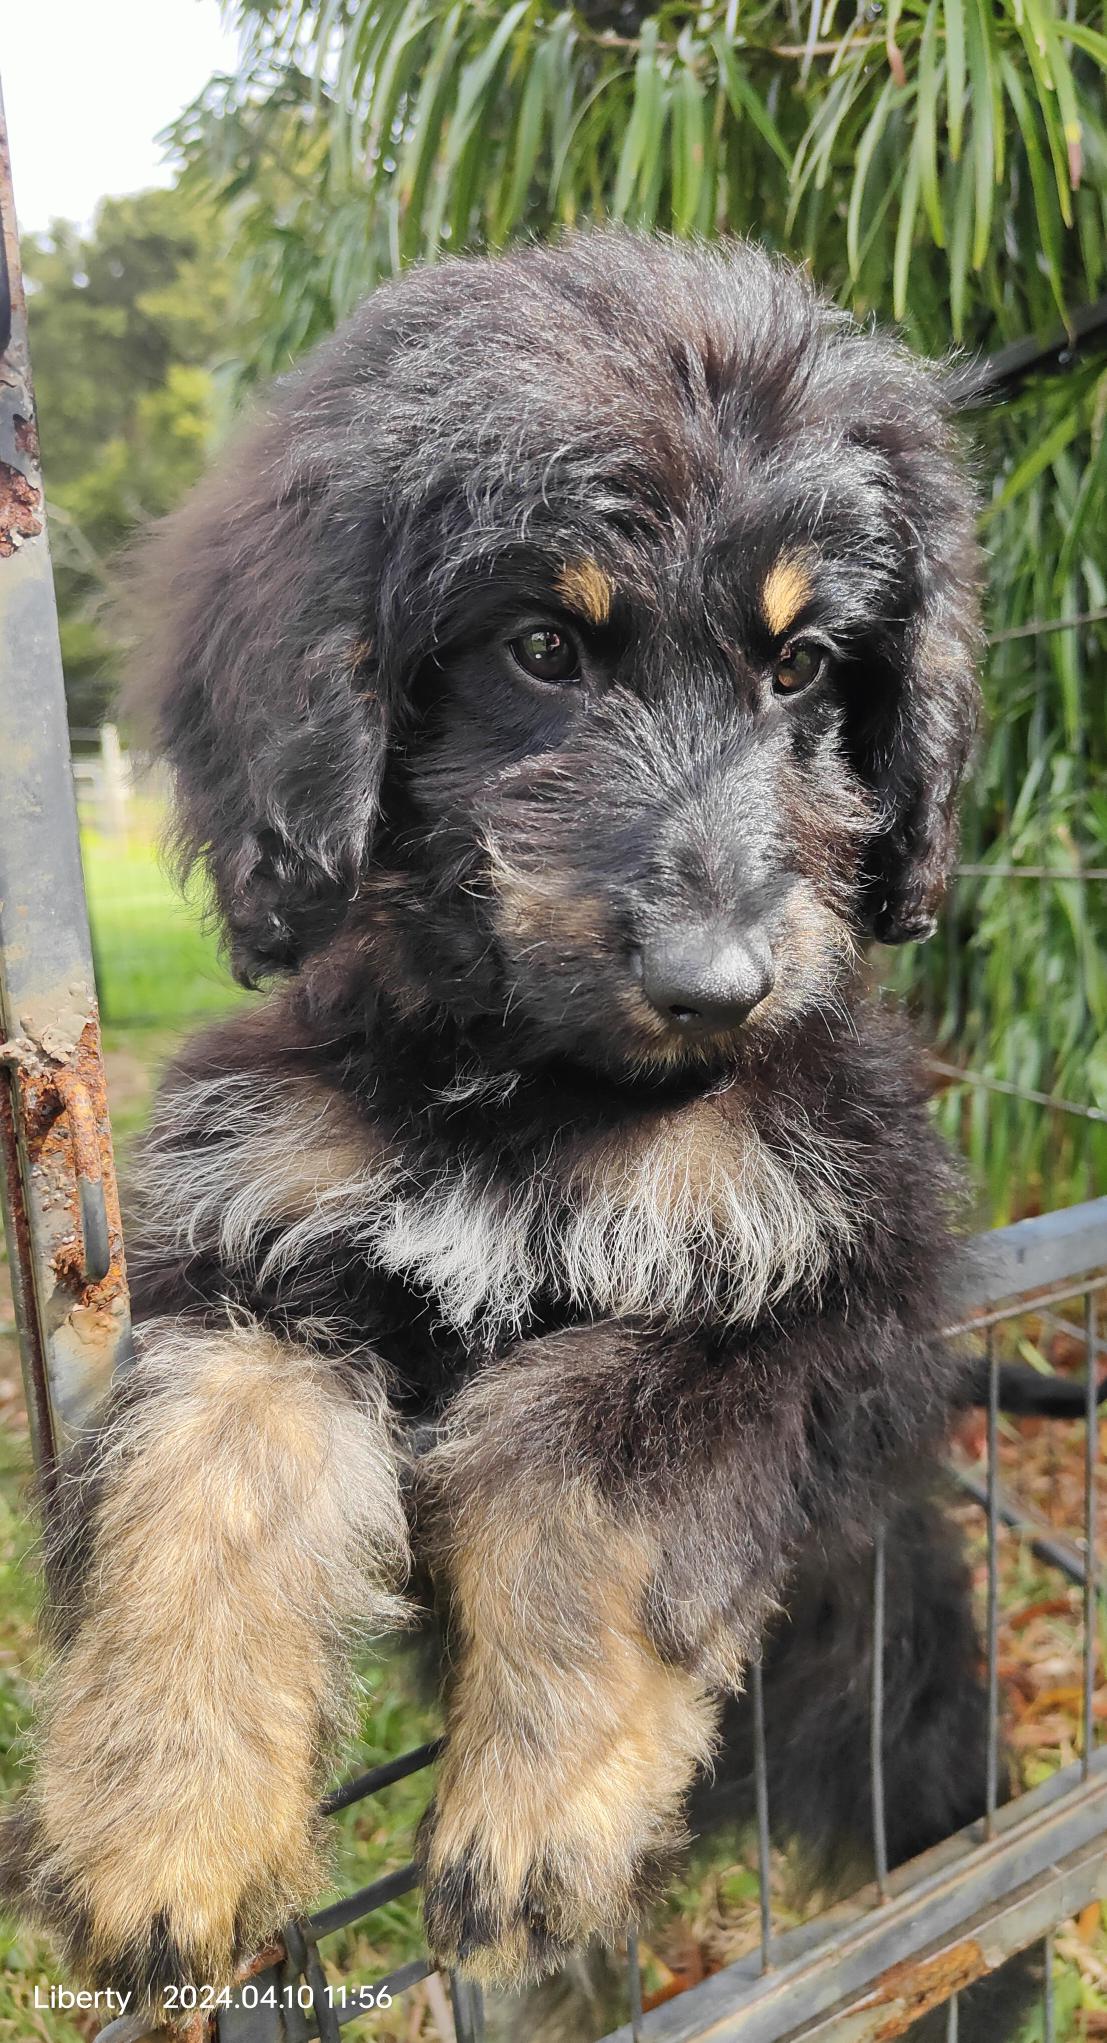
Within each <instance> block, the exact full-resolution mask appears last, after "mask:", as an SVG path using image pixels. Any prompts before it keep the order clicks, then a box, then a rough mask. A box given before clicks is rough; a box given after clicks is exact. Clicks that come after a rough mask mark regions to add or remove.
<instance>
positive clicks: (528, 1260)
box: [144, 1077, 865, 1340]
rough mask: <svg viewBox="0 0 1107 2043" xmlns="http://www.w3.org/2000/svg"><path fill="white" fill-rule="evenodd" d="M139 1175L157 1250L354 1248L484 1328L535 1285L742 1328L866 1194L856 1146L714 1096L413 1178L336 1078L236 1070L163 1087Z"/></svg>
mask: <svg viewBox="0 0 1107 2043" xmlns="http://www.w3.org/2000/svg"><path fill="white" fill-rule="evenodd" d="M190 1132H193V1133H194V1135H195V1136H197V1137H201V1138H203V1139H200V1140H199V1141H196V1142H195V1146H193V1145H189V1146H186V1147H184V1148H182V1147H181V1136H182V1134H185V1135H186V1136H187V1135H188V1133H190ZM144 1174H145V1178H146V1187H145V1189H146V1204H147V1233H148V1235H149V1234H153V1235H154V1236H155V1237H156V1239H157V1241H158V1244H159V1245H160V1246H161V1247H163V1248H164V1249H165V1250H166V1251H167V1252H170V1253H176V1254H181V1253H183V1252H187V1251H188V1250H189V1249H192V1250H196V1249H199V1248H210V1249H212V1250H214V1251H215V1252H216V1253H217V1254H218V1255H219V1257H220V1258H221V1260H223V1261H224V1262H225V1263H226V1264H227V1265H228V1266H230V1267H233V1266H235V1265H237V1266H238V1267H243V1266H246V1267H247V1268H253V1269H255V1270H257V1272H258V1274H259V1275H260V1276H262V1277H266V1278H268V1277H274V1276H277V1275H288V1276H291V1275H292V1274H293V1272H294V1271H295V1269H296V1267H297V1265H298V1264H302V1263H303V1262H305V1261H307V1260H308V1259H311V1260H313V1261H315V1260H318V1259H319V1258H320V1257H323V1258H326V1257H327V1256H336V1255H343V1256H345V1255H349V1254H350V1253H351V1252H352V1253H354V1254H356V1255H358V1256H364V1257H365V1258H366V1260H367V1261H368V1262H369V1263H370V1264H372V1265H373V1266H375V1267H377V1268H379V1269H381V1270H384V1271H387V1272H388V1273H389V1274H390V1275H393V1276H396V1277H399V1278H400V1279H402V1280H403V1281H404V1282H405V1283H406V1284H408V1285H409V1286H411V1287H412V1288H414V1289H417V1290H418V1291H420V1292H422V1293H425V1294H426V1295H428V1296H429V1297H430V1298H432V1299H433V1301H434V1303H435V1306H436V1308H437V1312H438V1314H439V1316H440V1318H441V1320H442V1321H443V1322H444V1323H445V1324H447V1325H449V1326H452V1327H455V1328H457V1329H458V1330H461V1331H468V1332H470V1333H473V1334H475V1335H478V1336H479V1337H481V1338H483V1339H489V1340H491V1339H496V1338H503V1337H504V1336H505V1335H508V1336H509V1335H510V1334H512V1333H513V1332H514V1331H515V1330H517V1329H518V1328H520V1327H521V1326H522V1325H523V1324H524V1323H525V1322H526V1319H527V1317H528V1314H529V1312H530V1309H531V1305H532V1301H533V1300H535V1299H536V1297H537V1296H538V1295H539V1294H543V1293H544V1294H547V1295H550V1296H553V1297H555V1298H559V1299H563V1300H565V1301H566V1303H567V1304H569V1305H571V1306H572V1307H574V1308H576V1309H578V1310H582V1311H585V1312H589V1313H591V1314H594V1315H595V1316H597V1317H631V1316H641V1317H649V1318H651V1319H654V1320H662V1321H669V1322H675V1321H678V1320H680V1319H682V1318H687V1317H689V1316H696V1315H698V1314H701V1313H703V1314H708V1315H710V1316H711V1317H712V1318H715V1319H721V1320H723V1321H724V1322H726V1323H729V1324H741V1323H744V1324H749V1323H751V1322H752V1321H753V1320H755V1319H757V1318H758V1317H759V1316H760V1314H761V1313H762V1312H763V1311H764V1310H765V1309H766V1308H767V1307H770V1306H771V1305H773V1304H774V1303H775V1302H776V1301H778V1300H779V1299H781V1298H782V1297H784V1295H785V1294H786V1293H787V1292H789V1291H791V1290H792V1289H793V1288H795V1287H796V1286H798V1285H804V1286H809V1287H817V1285H818V1283H819V1280H820V1278H821V1277H822V1275H823V1274H824V1272H825V1270H826V1268H827V1266H828V1263H829V1261H830V1259H831V1256H832V1255H833V1254H834V1253H835V1252H836V1251H839V1250H841V1248H842V1247H844V1246H845V1245H846V1244H847V1243H848V1241H849V1239H850V1236H851V1234H852V1233H853V1231H854V1228H855V1226H856V1224H857V1220H858V1218H859V1215H860V1213H861V1211H862V1210H863V1207H864V1204H865V1199H864V1187H863V1184H862V1183H861V1181H860V1179H859V1175H858V1171H857V1167H856V1164H855V1161H854V1159H853V1157H852V1154H851V1153H850V1152H849V1151H848V1150H847V1149H846V1148H845V1147H844V1145H842V1144H840V1143H832V1142H830V1141H828V1140H827V1139H826V1138H825V1137H822V1136H818V1135H817V1134H816V1133H815V1131H814V1130H813V1129H812V1128H811V1127H810V1125H809V1124H808V1123H806V1122H805V1121H803V1120H802V1119H801V1118H800V1117H799V1115H798V1114H797V1113H795V1112H793V1113H792V1114H791V1115H789V1114H788V1112H787V1111H786V1110H785V1109H783V1108H782V1109H781V1110H780V1112H779V1115H778V1125H777V1127H776V1129H775V1130H774V1131H773V1141H772V1143H771V1144H770V1142H769V1141H767V1140H766V1139H765V1138H764V1137H763V1136H762V1135H761V1134H760V1133H759V1132H758V1130H757V1129H756V1128H755V1127H754V1126H753V1124H752V1122H751V1121H750V1120H748V1119H747V1118H745V1117H744V1116H742V1115H741V1114H740V1113H739V1114H737V1115H735V1113H734V1112H733V1110H731V1111H730V1112H728V1113H727V1114H726V1115H725V1116H724V1114H723V1113H722V1112H720V1110H719V1108H718V1105H717V1104H716V1103H715V1102H714V1101H712V1100H710V1099H708V1100H705V1101H702V1102H700V1103H698V1104H697V1105H696V1106H695V1107H693V1108H690V1109H685V1110H684V1111H682V1112H681V1113H678V1114H671V1115H660V1114H659V1115H657V1116H656V1117H654V1118H653V1119H652V1120H650V1121H648V1122H643V1123H640V1124H639V1125H638V1126H637V1127H636V1128H635V1129H634V1130H633V1131H632V1133H631V1134H630V1135H627V1136H620V1137H619V1138H612V1139H610V1140H608V1141H607V1142H606V1143H605V1144H602V1145H598V1146H592V1147H589V1148H587V1149H586V1148H584V1147H583V1146H582V1147H581V1148H580V1149H579V1150H578V1152H577V1153H576V1154H571V1153H570V1154H568V1155H563V1156H562V1157H561V1158H560V1159H559V1160H558V1162H557V1163H556V1165H553V1166H551V1167H550V1169H549V1171H548V1172H547V1173H546V1174H545V1175H536V1176H534V1177H533V1178H531V1179H529V1180H527V1181H525V1182H523V1183H521V1184H518V1185H514V1186H513V1185H508V1184H506V1183H504V1182H501V1181H499V1180H497V1179H496V1178H491V1179H490V1178H489V1176H488V1174H487V1171H486V1169H484V1168H483V1167H481V1168H478V1167H477V1166H476V1165H475V1164H471V1163H470V1164H467V1163H466V1162H465V1161H464V1160H461V1159H459V1160H458V1162H457V1164H456V1165H454V1164H451V1165H450V1166H449V1167H448V1168H447V1169H446V1170H444V1171H442V1172H441V1173H439V1174H438V1175H435V1176H428V1177H427V1178H425V1179H422V1180H421V1179H420V1178H419V1176H418V1175H417V1174H416V1173H414V1172H412V1170H411V1169H410V1167H409V1166H408V1165H407V1164H405V1163H403V1162H402V1161H401V1160H400V1159H398V1158H397V1157H396V1155H395V1154H394V1153H392V1152H390V1151H389V1150H388V1148H387V1147H385V1146H384V1145H383V1143H382V1146H381V1148H380V1149H379V1150H378V1151H376V1152H375V1153H374V1151H373V1148H372V1130H371V1129H370V1130H368V1131H367V1130H366V1127H365V1124H364V1123H361V1122H358V1123H356V1124H354V1123H353V1122H352V1121H351V1119H350V1117H349V1115H348V1111H347V1109H346V1108H345V1107H344V1105H343V1103H342V1102H341V1100H339V1099H338V1098H337V1097H336V1096H335V1095H334V1094H333V1093H330V1092H328V1091H327V1090H325V1089H324V1088H322V1087H314V1086H308V1085H303V1084H299V1085H293V1084H289V1085H288V1087H287V1088H286V1089H285V1090H284V1091H283V1093H278V1092H277V1091H276V1090H275V1089H270V1090H269V1091H267V1093H266V1095H265V1098H264V1101H263V1102H262V1103H261V1105H260V1106H259V1101H258V1096H257V1092H256V1088H255V1087H254V1086H253V1085H252V1083H251V1082H250V1081H249V1080H244V1079H240V1078H237V1077H236V1078H234V1079H229V1078H227V1079H220V1080H217V1081H212V1082H209V1083H208V1084H206V1085H203V1086H193V1087H190V1088H188V1090H187V1092H186V1091H184V1090H183V1089H182V1090H181V1091H178V1092H177V1093H176V1094H175V1095H174V1096H173V1097H172V1098H171V1099H170V1100H168V1101H167V1102H166V1103H165V1107H164V1109H163V1115H162V1118H161V1121H160V1127H159V1128H156V1129H155V1134H154V1138H153V1141H152V1143H151V1145H150V1146H149V1148H148V1150H147V1155H146V1163H145V1173H144Z"/></svg>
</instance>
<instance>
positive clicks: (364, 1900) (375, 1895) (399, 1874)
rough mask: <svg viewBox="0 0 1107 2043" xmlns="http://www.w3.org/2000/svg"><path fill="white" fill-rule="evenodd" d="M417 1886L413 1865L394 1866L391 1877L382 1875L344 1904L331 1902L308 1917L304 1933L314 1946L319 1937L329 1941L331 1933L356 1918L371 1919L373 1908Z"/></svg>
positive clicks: (354, 1920)
mask: <svg viewBox="0 0 1107 2043" xmlns="http://www.w3.org/2000/svg"><path fill="white" fill-rule="evenodd" d="M418 1884H419V1875H418V1873H417V1871H416V1868H415V1865H414V1863H411V1864H409V1865H406V1866H398V1867H397V1868H396V1871H395V1872H394V1873H383V1874H382V1875H381V1878H380V1879H379V1880H370V1882H369V1885H368V1886H367V1887H359V1888H358V1889H357V1891H356V1893H354V1894H348V1895H347V1896H346V1899H345V1900H344V1901H333V1902H332V1903H331V1905H330V1907H329V1908H321V1909H320V1910H319V1913H318V1914H317V1915H309V1917H308V1919H307V1921H306V1923H305V1924H304V1930H305V1933H306V1934H307V1935H308V1936H309V1937H311V1939H312V1941H313V1942H316V1943H317V1942H318V1940H319V1938H320V1937H329V1936H332V1935H333V1933H334V1931H335V1930H340V1929H346V1928H347V1926H348V1925H349V1924H350V1923H352V1922H357V1921H358V1919H359V1917H360V1916H363V1915H371V1914H372V1912H373V1910H374V1908H383V1907H384V1905H385V1902H386V1901H396V1900H398V1899H399V1897H400V1895H401V1894H410V1893H411V1890H412V1888H413V1887H417V1886H418Z"/></svg>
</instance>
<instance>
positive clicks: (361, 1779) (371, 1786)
mask: <svg viewBox="0 0 1107 2043" xmlns="http://www.w3.org/2000/svg"><path fill="white" fill-rule="evenodd" d="M444 1742H445V1741H444V1740H443V1739H441V1738H432V1739H430V1740H429V1742H428V1743H427V1744H426V1745H417V1746H416V1747H415V1748H414V1749H413V1750H412V1751H411V1752H405V1753H402V1754H401V1756H400V1758H399V1759H387V1760H385V1761H384V1764H383V1765H381V1766H371V1767H370V1768H369V1770H368V1772H367V1773H359V1774H355V1775H354V1777H353V1779H352V1780H348V1781H345V1782H344V1783H343V1785H342V1786H341V1787H340V1788H336V1789H335V1791H334V1793H333V1795H327V1796H326V1797H325V1799H324V1800H323V1802H322V1803H321V1804H320V1807H321V1809H322V1812H323V1814H324V1816H336V1815H337V1814H338V1811H339V1810H340V1809H348V1808H349V1807H350V1805H351V1803H352V1802H360V1801H362V1800H363V1798H364V1797H365V1796H366V1795H375V1794H378V1793H379V1792H380V1790H381V1788H390V1787H391V1786H392V1784H393V1782H394V1781H403V1780H406V1779H407V1778H408V1775H409V1774H413V1773H419V1772H420V1771H421V1769H422V1768H423V1767H424V1766H433V1765H434V1762H435V1760H436V1759H437V1758H438V1756H439V1754H440V1752H441V1751H442V1747H443V1744H444Z"/></svg>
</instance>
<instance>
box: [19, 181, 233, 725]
mask: <svg viewBox="0 0 1107 2043" xmlns="http://www.w3.org/2000/svg"><path fill="white" fill-rule="evenodd" d="M213 247H216V248H217V236H216V232H215V228H214V224H213V220H212V216H211V213H210V209H209V208H208V206H207V204H206V203H205V202H203V201H202V200H200V199H198V198H197V197H196V196H194V195H192V194H189V193H182V192H179V191H151V192H143V193H141V194H140V195H139V196H138V197H136V198H126V199H107V200H105V201H104V203H103V205H102V206H101V208H100V210H99V213H98V215H97V218H96V222H95V225H94V226H93V228H92V231H91V233H90V234H88V235H87V236H86V235H81V234H79V233H78V232H77V231H76V229H74V228H73V227H71V226H68V225H66V224H65V223H64V222H56V223H55V225H54V226H53V227H52V229H51V231H50V233H49V234H48V235H39V236H35V237H31V238H29V239H28V241H27V242H26V244H25V246H24V264H25V268H26V272H27V279H28V296H29V317H30V328H31V349H32V358H33V362H34V370H35V390H36V398H37V405H38V413H39V418H40V421H41V429H42V447H43V463H44V469H45V475H46V487H47V499H48V504H49V509H50V529H51V543H52V546H53V551H54V563H55V575H56V581H57V588H58V601H59V609H60V615H61V631H62V651H63V657H64V661H65V672H66V686H67V690H68V694H69V703H70V714H71V717H72V720H73V722H74V723H75V724H92V723H96V722H98V721H99V719H100V716H101V715H102V714H103V709H104V705H105V702H106V700H107V698H108V696H109V694H110V690H111V687H112V684H113V680H114V664H115V661H114V649H113V647H112V644H111V639H110V634H109V631H108V629H107V628H106V626H105V624H104V621H103V612H104V607H105V598H106V596H107V593H108V585H109V580H110V574H111V562H112V559H113V557H114V555H115V554H116V553H117V551H118V548H119V547H120V545H121V544H122V543H123V542H124V541H125V540H126V539H127V538H128V537H129V536H130V534H131V533H132V532H133V531H134V530H135V529H136V527H138V526H139V525H141V524H142V523H144V522H145V520H147V519H148V518H150V517H152V516H156V515H158V514H159V513H161V512H162V511H165V510H168V509H169V508H170V507H171V506H172V505H173V504H174V503H176V501H177V500H178V498H179V497H180V496H181V495H182V493H183V491H184V490H185V489H186V488H187V487H188V485H189V484H190V483H191V482H192V481H194V479H195V477H196V476H197V475H198V474H199V472H200V469H201V467H202V466H203V462H204V458H205V454H206V451H207V448H208V445H209V443H210V438H211V433H212V427H213V422H214V418H215V412H216V390H215V384H214V382H213V379H212V376H211V373H210V366H209V365H210V364H211V363H212V362H213V361H214V360H215V359H216V358H217V355H218V352H219V349H220V347H221V345H222V342H223V338H224V334H225V329H226V321H227V303H228V282H227V275H226V269H225V266H224V265H223V264H222V263H221V261H220V259H219V256H218V254H217V253H216V254H214V255H213V253H212V249H213Z"/></svg>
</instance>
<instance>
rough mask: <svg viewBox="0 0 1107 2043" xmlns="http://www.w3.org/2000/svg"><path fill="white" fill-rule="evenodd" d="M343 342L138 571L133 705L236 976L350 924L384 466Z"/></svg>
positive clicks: (360, 860) (206, 487) (375, 714)
mask: <svg viewBox="0 0 1107 2043" xmlns="http://www.w3.org/2000/svg"><path fill="white" fill-rule="evenodd" d="M344 338H345V340H346V351H345V352H344V350H343V347H342V344H341V342H339V343H332V344H331V345H330V346H329V347H328V348H327V349H325V350H324V351H323V352H322V354H321V355H318V356H316V357H314V358H313V360H312V362H311V364H310V365H309V368H308V370H307V372H306V373H302V374H301V375H300V376H298V377H296V378H295V379H293V380H291V381H290V382H289V383H288V384H287V385H286V386H285V387H284V388H283V389H282V388H278V390H277V392H276V393H275V394H273V396H272V397H271V398H270V400H269V402H268V406H267V410H266V413H265V415H264V416H263V417H262V418H261V419H259V420H258V421H257V422H256V423H255V425H254V426H253V428H252V430H250V431H249V432H247V433H246V434H245V435H243V436H242V437H241V438H240V439H239V441H238V442H237V444H235V445H233V446H232V447H231V449H230V450H229V452H228V453H227V454H226V455H225V456H224V458H223V460H222V463H221V465H220V466H219V468H218V469H217V470H216V472H215V473H214V474H213V475H212V476H211V477H210V478H209V479H208V480H207V481H206V482H205V483H203V484H202V485H201V486H200V488H199V489H198V490H197V491H196V492H195V493H194V494H193V496H192V497H191V498H190V499H189V500H188V501H187V502H186V504H185V505H184V507H183V508H182V509H181V510H180V511H179V512H177V513H176V514H174V515H173V516H172V517H171V518H169V519H167V520H166V521H165V522H164V524H163V525H162V526H161V527H159V528H158V529H157V530H156V531H155V532H154V533H153V535H152V536H151V538H150V540H149V541H148V542H147V544H146V545H145V547H144V548H143V549H142V550H141V552H140V554H139V556H138V559H137V562H136V567H135V571H134V573H133V575H132V578H131V583H132V608H133V609H134V610H135V611H136V612H137V619H136V621H137V625H138V631H137V640H138V643H137V649H136V653H135V656H134V658H133V660H132V663H131V664H132V677H133V678H132V685H131V686H130V688H129V689H128V697H129V701H130V704H131V705H132V706H133V707H135V708H136V709H137V712H138V715H139V718H140V720H141V721H142V722H144V723H145V725H146V727H147V728H148V729H149V731H150V734H151V737H152V741H153V743H154V745H155V747H156V749H157V750H158V751H159V752H161V753H162V754H163V755H164V756H165V757H166V758H167V759H168V761H169V763H170V765H171V766H172V769H173V774H174V778H175V783H176V801H177V821H176V831H175V835H176V840H177V843H178V845H179V848H180V853H181V864H182V868H183V869H184V870H186V871H187V870H188V869H189V868H190V867H191V866H192V865H194V864H195V863H196V862H197V861H199V862H202V863H203V864H204V865H205V866H206V868H207V870H208V872H209V873H210V876H211V880H212V883H213V887H214V892H215V898H216V901H217V904H218V907H219V910H220V913H221V916H222V918H223V921H224V924H225V927H226V931H227V935H228V939H229V945H230V951H231V959H232V963H233V966H234V969H235V972H236V974H237V975H238V976H239V977H240V978H242V979H244V980H245V981H246V982H247V983H250V982H251V981H252V980H253V979H254V978H255V977H257V976H258V975H260V974H264V973H266V972H269V971H273V970H275V969H280V968H287V967H291V966H293V965H295V964H296V963H297V962H298V961H299V960H300V958H301V957H302V956H303V955H304V953H305V952H306V950H308V949H309V948H313V947H314V946H315V945H316V944H318V943H319V942H321V941H323V940H325V938H326V937H327V935H328V934H329V933H330V932H331V931H333V929H334V928H335V927H336V926H337V924H338V922H339V921H340V920H341V918H342V915H343V914H344V912H345V907H346V904H347V902H348V900H349V898H350V896H351V894H352V893H353V891H354V890H355V888H356V886H357V882H358V877H359V874H360V873H361V871H362V869H363V866H364V862H365V858H366V854H367V851H368V848H369V844H370V840H371V836H372V831H373V827H374V823H375V820H376V815H377V807H378V800H379V794H380V784H381V777H382V773H383V770H384V761H385V755H386V750H387V745H388V735H389V706H388V703H387V701H386V700H385V696H386V692H387V689H386V684H385V680H384V676H383V672H382V666H381V659H380V650H379V647H380V635H379V632H378V628H377V627H378V620H377V616H376V611H377V591H376V581H377V575H376V569H375V563H376V562H377V561H378V560H380V559H382V558H383V557H384V556H385V554H386V549H385V547H384V545H383V534H382V531H381V519H380V508H379V506H380V493H381V482H380V463H379V460H378V459H377V458H376V453H377V450H376V449H375V447H374V446H373V445H372V444H371V442H372V438H373V434H374V431H375V427H374V424H373V420H372V418H371V417H370V416H369V412H368V407H367V406H366V403H365V390H364V388H361V389H358V388H357V387H356V386H357V380H358V377H357V375H356V374H355V372H354V371H352V370H351V368H350V366H349V361H350V355H349V337H348V336H346V337H344ZM360 338H361V337H360V336H359V339H360ZM368 366H370V363H369V362H367V359H366V354H365V352H364V351H363V349H359V351H358V372H359V373H360V375H361V376H365V374H366V370H367V367H368Z"/></svg>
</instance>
